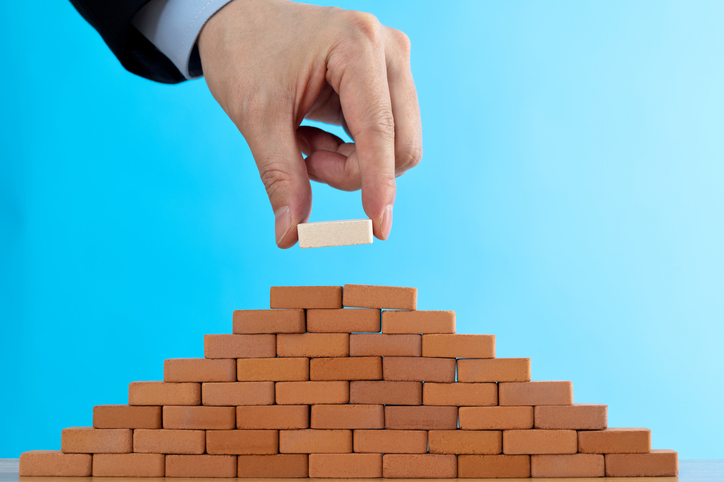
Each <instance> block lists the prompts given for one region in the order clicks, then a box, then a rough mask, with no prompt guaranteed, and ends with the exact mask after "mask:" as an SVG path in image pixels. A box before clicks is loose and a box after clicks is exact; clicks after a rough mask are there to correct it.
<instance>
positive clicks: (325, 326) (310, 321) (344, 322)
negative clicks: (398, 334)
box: [307, 309, 380, 333]
mask: <svg viewBox="0 0 724 482" xmlns="http://www.w3.org/2000/svg"><path fill="white" fill-rule="evenodd" d="M307 331H308V332H310V333H378V332H379V331H380V310H376V309H359V310H307Z"/></svg>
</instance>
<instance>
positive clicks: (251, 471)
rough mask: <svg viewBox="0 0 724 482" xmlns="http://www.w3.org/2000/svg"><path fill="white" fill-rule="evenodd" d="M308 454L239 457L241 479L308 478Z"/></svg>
mask: <svg viewBox="0 0 724 482" xmlns="http://www.w3.org/2000/svg"><path fill="white" fill-rule="evenodd" d="M308 457H309V456H308V455H307V454H277V455H239V477H260V478H262V477H263V478H276V477H278V478H289V477H293V478H303V477H304V478H306V477H308V476H309V469H308V463H309V462H308Z"/></svg>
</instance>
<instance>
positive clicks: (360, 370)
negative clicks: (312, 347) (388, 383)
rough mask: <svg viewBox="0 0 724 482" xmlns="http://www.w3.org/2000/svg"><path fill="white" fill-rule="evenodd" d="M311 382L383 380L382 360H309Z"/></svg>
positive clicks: (348, 358) (379, 358)
mask: <svg viewBox="0 0 724 482" xmlns="http://www.w3.org/2000/svg"><path fill="white" fill-rule="evenodd" d="M309 378H310V379H311V380H381V379H382V358H381V357H378V356H373V357H345V358H314V359H312V360H309Z"/></svg>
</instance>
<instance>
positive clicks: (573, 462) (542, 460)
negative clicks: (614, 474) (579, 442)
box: [530, 454, 606, 477]
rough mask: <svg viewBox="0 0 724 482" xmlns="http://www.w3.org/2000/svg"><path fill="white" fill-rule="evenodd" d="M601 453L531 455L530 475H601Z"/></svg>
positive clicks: (602, 462) (602, 465)
mask: <svg viewBox="0 0 724 482" xmlns="http://www.w3.org/2000/svg"><path fill="white" fill-rule="evenodd" d="M605 472H606V471H605V469H604V459H603V455H600V454H572V455H531V457H530V475H531V477H603V476H604V474H605Z"/></svg>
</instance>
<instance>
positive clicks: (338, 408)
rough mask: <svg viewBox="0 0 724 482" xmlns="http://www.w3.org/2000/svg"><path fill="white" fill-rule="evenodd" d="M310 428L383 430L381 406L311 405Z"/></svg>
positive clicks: (383, 419)
mask: <svg viewBox="0 0 724 482" xmlns="http://www.w3.org/2000/svg"><path fill="white" fill-rule="evenodd" d="M311 427H312V428H348V429H363V428H385V411H384V407H383V406H382V405H355V404H349V403H348V404H345V405H312V425H311Z"/></svg>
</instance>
